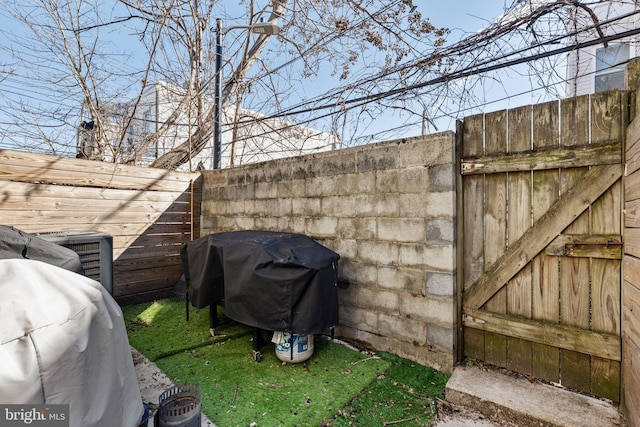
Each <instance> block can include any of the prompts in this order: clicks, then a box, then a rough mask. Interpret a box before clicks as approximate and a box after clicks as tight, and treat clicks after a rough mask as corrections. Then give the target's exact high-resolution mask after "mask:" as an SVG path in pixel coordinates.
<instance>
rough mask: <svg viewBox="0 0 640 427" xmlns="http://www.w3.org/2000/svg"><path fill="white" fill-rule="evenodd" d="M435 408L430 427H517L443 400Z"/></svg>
mask: <svg viewBox="0 0 640 427" xmlns="http://www.w3.org/2000/svg"><path fill="white" fill-rule="evenodd" d="M437 408H438V414H437V418H436V419H435V420H434V421H433V422H432V423H431V427H518V426H517V425H516V424H513V423H510V422H508V421H504V420H497V419H492V418H488V417H485V416H484V415H483V414H481V413H479V412H475V411H472V410H470V409H468V408H463V407H461V406H458V405H454V404H453V403H450V402H447V401H445V400H439V401H438V404H437Z"/></svg>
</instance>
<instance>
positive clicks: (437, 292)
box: [427, 271, 455, 298]
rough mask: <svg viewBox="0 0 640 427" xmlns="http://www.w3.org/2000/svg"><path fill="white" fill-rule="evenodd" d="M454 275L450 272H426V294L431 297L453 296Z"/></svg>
mask: <svg viewBox="0 0 640 427" xmlns="http://www.w3.org/2000/svg"><path fill="white" fill-rule="evenodd" d="M454 289H455V276H454V275H453V274H450V273H434V272H431V271H430V272H428V273H427V295H429V296H433V297H449V298H452V297H453V296H454Z"/></svg>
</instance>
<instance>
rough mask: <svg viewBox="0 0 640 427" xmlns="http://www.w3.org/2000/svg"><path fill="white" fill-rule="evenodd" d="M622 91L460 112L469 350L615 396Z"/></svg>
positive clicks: (466, 345) (617, 382)
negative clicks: (462, 115)
mask: <svg viewBox="0 0 640 427" xmlns="http://www.w3.org/2000/svg"><path fill="white" fill-rule="evenodd" d="M626 101H627V94H626V93H625V92H620V91H616V92H609V93H602V94H597V95H592V96H583V97H578V98H571V99H567V100H562V101H560V102H552V103H546V104H540V105H536V106H527V107H522V108H517V109H513V110H508V111H499V112H495V113H490V114H486V115H480V116H473V117H468V118H465V120H464V124H463V130H462V135H459V136H460V137H461V153H462V160H461V165H462V166H461V173H462V189H461V191H459V195H461V196H462V197H463V199H464V201H463V204H462V206H463V211H462V213H461V218H460V220H461V221H462V235H461V236H460V239H461V240H460V241H461V243H459V244H461V246H462V248H461V249H462V253H463V254H464V256H463V257H462V258H461V261H460V264H461V265H460V267H461V271H462V282H463V287H464V294H463V303H462V306H463V313H462V319H463V325H464V352H465V355H466V356H468V357H471V358H475V359H480V360H483V361H486V362H489V363H492V364H495V365H499V366H503V367H507V368H509V369H511V370H514V371H518V372H521V373H523V374H527V375H530V376H533V377H537V378H541V379H544V380H547V381H552V382H554V383H560V384H562V385H564V386H566V387H569V388H571V389H577V390H580V391H583V392H586V393H591V394H594V395H596V396H600V397H605V398H608V399H611V400H614V401H619V400H620V361H621V353H620V343H621V339H620V333H621V329H620V299H621V293H620V292H621V261H622V226H621V224H622V200H623V199H622V171H623V166H622V147H623V140H624V134H625V128H626V123H627V108H626V105H627V104H626Z"/></svg>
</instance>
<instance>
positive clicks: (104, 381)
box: [0, 259, 143, 427]
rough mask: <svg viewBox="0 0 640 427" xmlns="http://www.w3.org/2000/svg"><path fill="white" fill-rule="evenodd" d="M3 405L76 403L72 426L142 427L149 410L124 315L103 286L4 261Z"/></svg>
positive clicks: (41, 266) (0, 275)
mask: <svg viewBox="0 0 640 427" xmlns="http://www.w3.org/2000/svg"><path fill="white" fill-rule="evenodd" d="M0 325H1V326H0V403H2V404H68V405H69V421H70V426H78V427H93V426H95V427H99V426H100V427H114V426H118V427H119V426H123V427H134V426H136V425H138V424H139V422H140V419H141V417H142V413H143V405H142V397H141V395H140V389H139V387H138V381H137V378H136V373H135V368H134V366H133V359H132V356H131V349H130V347H129V340H128V338H127V333H126V329H125V325H124V320H123V317H122V311H121V310H120V307H119V306H118V304H117V303H116V302H115V301H114V300H113V298H112V297H111V295H109V293H108V292H107V291H106V290H105V289H104V288H103V287H102V285H100V283H98V282H96V281H94V280H92V279H89V278H87V277H84V276H81V275H79V274H76V273H73V272H70V271H67V270H64V269H62V268H59V267H55V266H53V265H49V264H45V263H43V262H40V261H34V260H19V259H8V260H0Z"/></svg>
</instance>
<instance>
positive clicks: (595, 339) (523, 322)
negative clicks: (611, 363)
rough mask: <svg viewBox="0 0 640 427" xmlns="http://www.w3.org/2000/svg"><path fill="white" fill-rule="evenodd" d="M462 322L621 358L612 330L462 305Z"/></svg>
mask: <svg viewBox="0 0 640 427" xmlns="http://www.w3.org/2000/svg"><path fill="white" fill-rule="evenodd" d="M463 323H464V325H465V327H469V328H475V329H481V330H484V331H491V332H495V333H499V334H504V335H507V336H510V337H517V338H522V339H526V340H529V341H533V342H537V343H541V344H546V345H550V346H554V347H559V348H562V349H567V350H571V351H573V352H578V353H582V354H585V355H589V354H591V355H595V356H598V357H602V358H605V359H608V360H615V361H620V360H621V355H620V342H621V341H620V340H621V339H620V337H619V336H618V335H614V334H608V333H604V332H595V331H589V330H584V329H582V328H578V327H573V326H569V325H562V324H557V323H548V322H544V321H541V320H534V319H525V318H521V317H515V316H511V315H507V314H498V313H490V312H488V311H485V310H474V309H466V308H465V309H464V317H463ZM587 376H588V375H587Z"/></svg>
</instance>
